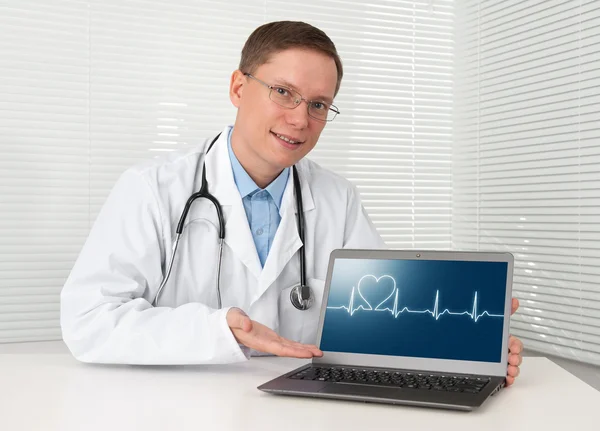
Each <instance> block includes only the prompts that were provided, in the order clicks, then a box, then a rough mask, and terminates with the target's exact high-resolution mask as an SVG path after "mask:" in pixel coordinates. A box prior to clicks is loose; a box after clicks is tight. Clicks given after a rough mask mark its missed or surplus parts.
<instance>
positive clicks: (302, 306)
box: [290, 284, 315, 311]
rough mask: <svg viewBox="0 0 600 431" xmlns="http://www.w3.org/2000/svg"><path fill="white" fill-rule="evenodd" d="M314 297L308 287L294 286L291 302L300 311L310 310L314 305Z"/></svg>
mask: <svg viewBox="0 0 600 431" xmlns="http://www.w3.org/2000/svg"><path fill="white" fill-rule="evenodd" d="M314 297H315V296H314V295H313V293H312V291H311V289H310V287H308V286H302V285H300V284H298V285H296V286H294V287H293V288H292V290H291V291H290V301H291V303H292V305H293V306H294V307H296V308H297V309H298V310H301V311H304V310H308V309H309V308H310V307H311V306H312V305H313V303H314Z"/></svg>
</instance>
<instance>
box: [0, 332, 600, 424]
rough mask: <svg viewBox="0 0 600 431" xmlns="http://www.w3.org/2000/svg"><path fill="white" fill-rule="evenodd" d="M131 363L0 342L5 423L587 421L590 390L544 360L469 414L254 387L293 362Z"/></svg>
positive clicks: (56, 347) (599, 400)
mask: <svg viewBox="0 0 600 431" xmlns="http://www.w3.org/2000/svg"><path fill="white" fill-rule="evenodd" d="M302 363H303V361H301V360H294V359H284V358H272V357H271V358H253V359H251V360H250V361H248V362H245V363H242V364H236V365H226V366H225V365H224V366H221V365H217V366H215V365H212V366H186V367H182V366H169V367H137V366H136V367H133V366H103V365H87V364H82V363H79V362H77V361H76V360H75V359H73V358H72V357H71V356H70V354H69V353H68V351H67V349H66V347H65V346H64V345H63V344H62V343H60V342H56V343H28V344H13V345H4V346H2V345H0V382H1V386H0V421H1V422H0V423H1V424H2V425H1V428H2V429H5V430H7V431H8V430H11V431H14V430H28V431H29V430H45V431H53V430H61V431H70V430H77V431H80V430H86V431H90V430H111V431H112V430H115V431H118V430H134V429H135V430H143V431H152V430H195V431H197V430H211V431H212V430H233V429H235V430H240V431H241V430H244V431H246V430H261V431H264V430H279V429H283V430H285V431H293V430H328V431H331V430H338V429H339V430H346V431H350V430H375V429H377V430H379V429H396V430H400V429H410V430H457V431H458V430H460V431H463V430H477V431H482V430H486V431H493V430H502V431H506V430H509V431H517V430H561V431H564V430H565V429H572V430H573V429H596V428H595V427H597V426H598V421H599V420H600V408H599V407H600V392H598V391H596V390H595V389H593V388H592V387H590V386H588V385H587V384H586V383H584V382H582V381H581V380H579V379H577V378H576V377H574V376H573V375H571V374H569V373H568V372H567V371H565V370H563V369H562V368H560V367H559V366H558V365H556V364H554V363H553V362H551V361H549V360H548V359H546V358H525V361H524V363H523V365H522V370H521V376H520V377H519V379H518V381H517V384H516V385H515V386H513V387H511V388H508V389H506V390H503V391H501V392H500V393H499V394H498V395H496V396H494V397H491V398H490V399H488V401H486V403H485V404H484V405H483V406H482V407H481V408H480V409H478V410H476V411H474V412H470V413H464V412H454V411H446V410H434V409H426V408H418V407H404V406H391V405H379V404H365V403H360V402H352V401H332V400H319V399H312V398H297V397H289V396H277V395H271V394H266V393H263V392H261V391H259V390H257V389H256V387H257V386H258V385H259V384H261V383H264V382H265V381H267V380H269V379H271V378H273V377H276V376H278V375H279V374H282V373H284V372H287V371H290V370H291V369H292V368H294V367H296V366H298V365H300V364H302Z"/></svg>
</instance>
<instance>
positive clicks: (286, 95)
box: [269, 87, 300, 108]
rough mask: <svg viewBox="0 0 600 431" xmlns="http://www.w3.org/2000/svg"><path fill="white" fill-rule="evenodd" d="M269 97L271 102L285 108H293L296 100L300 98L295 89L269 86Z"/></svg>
mask: <svg viewBox="0 0 600 431" xmlns="http://www.w3.org/2000/svg"><path fill="white" fill-rule="evenodd" d="M269 97H270V98H271V100H272V101H273V102H275V103H277V104H278V105H281V106H283V107H285V108H295V107H296V105H297V103H296V100H300V96H299V95H298V94H297V93H296V92H295V91H293V90H290V89H289V88H285V87H273V88H271V94H270V95H269Z"/></svg>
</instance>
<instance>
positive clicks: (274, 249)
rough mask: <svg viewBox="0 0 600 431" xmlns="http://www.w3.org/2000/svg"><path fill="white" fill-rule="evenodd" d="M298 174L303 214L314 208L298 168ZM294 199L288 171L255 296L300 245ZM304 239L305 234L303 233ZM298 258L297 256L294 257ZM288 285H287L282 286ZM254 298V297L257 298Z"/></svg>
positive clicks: (270, 281) (280, 270)
mask: <svg viewBox="0 0 600 431" xmlns="http://www.w3.org/2000/svg"><path fill="white" fill-rule="evenodd" d="M298 176H299V178H300V189H301V191H302V206H303V210H304V215H305V216H306V213H307V212H308V211H312V210H313V209H314V201H313V198H312V194H311V192H310V188H309V186H308V182H307V181H305V180H304V178H303V172H302V170H301V169H300V168H299V169H298ZM296 211H297V208H296V199H295V195H294V181H293V179H292V172H290V175H289V179H288V182H287V185H286V188H285V191H284V194H283V199H282V200H281V221H280V223H279V227H278V228H277V232H276V233H275V238H274V239H273V245H272V246H271V249H270V250H269V255H268V257H267V260H266V262H265V266H264V268H263V271H262V273H261V276H260V282H259V285H260V288H259V292H258V296H257V298H258V297H259V296H260V295H262V293H263V292H264V291H265V290H266V289H268V288H269V286H271V284H273V282H274V281H275V280H276V279H277V277H279V275H280V274H281V272H282V271H283V268H285V266H286V265H287V264H288V262H289V261H290V259H292V257H294V256H295V254H296V252H297V251H298V250H299V249H300V247H301V246H302V241H301V240H300V235H299V233H298V224H297V223H298V221H297V218H296ZM305 239H306V235H305ZM295 258H296V259H299V257H298V256H296V257H295ZM299 282H300V274H298V283H299ZM282 287H284V288H285V287H289V286H282ZM257 298H255V299H257Z"/></svg>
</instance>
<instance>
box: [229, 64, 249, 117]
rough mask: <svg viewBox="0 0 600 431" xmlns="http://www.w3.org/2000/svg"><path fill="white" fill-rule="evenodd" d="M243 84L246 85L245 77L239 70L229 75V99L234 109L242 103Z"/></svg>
mask: <svg viewBox="0 0 600 431" xmlns="http://www.w3.org/2000/svg"><path fill="white" fill-rule="evenodd" d="M244 84H246V77H245V76H244V74H243V73H242V71H241V70H239V69H238V70H236V71H235V72H233V73H232V74H231V81H230V83H229V99H230V100H231V103H233V106H235V107H236V108H239V107H240V104H241V102H242V93H243V92H244Z"/></svg>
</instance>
